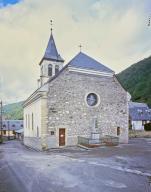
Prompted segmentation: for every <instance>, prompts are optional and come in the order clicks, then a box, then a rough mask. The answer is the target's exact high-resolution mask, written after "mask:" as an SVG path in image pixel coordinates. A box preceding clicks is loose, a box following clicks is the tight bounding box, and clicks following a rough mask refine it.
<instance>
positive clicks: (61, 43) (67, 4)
mask: <svg viewBox="0 0 151 192" xmlns="http://www.w3.org/2000/svg"><path fill="white" fill-rule="evenodd" d="M149 15H151V1H150V0H22V1H18V0H6V1H3V0H0V99H1V98H2V99H3V100H4V102H5V103H11V102H16V101H21V100H24V99H26V98H27V97H28V96H29V95H30V94H31V93H32V92H33V91H34V90H35V89H36V88H37V79H38V78H39V71H40V70H39V65H38V63H39V61H40V60H41V58H42V56H43V54H44V51H45V48H46V46H47V42H48V38H49V35H50V19H52V20H53V22H54V26H53V28H54V30H53V34H54V38H55V41H56V45H57V48H58V51H59V53H60V54H61V56H62V57H63V58H64V59H65V64H66V63H67V62H68V61H69V60H70V59H72V58H73V57H74V56H75V55H76V54H77V53H78V52H79V47H78V45H79V44H82V46H83V48H82V50H83V52H85V53H86V54H88V55H89V56H91V57H93V58H95V59H96V60H98V61H100V62H101V63H103V64H105V65H106V66H108V67H109V68H111V69H112V70H114V71H115V72H116V73H118V72H120V71H122V70H124V69H126V68H127V67H128V66H130V65H131V64H133V63H135V62H137V61H139V60H141V59H143V58H145V57H148V56H150V55H151V27H148V26H147V24H148V17H149Z"/></svg>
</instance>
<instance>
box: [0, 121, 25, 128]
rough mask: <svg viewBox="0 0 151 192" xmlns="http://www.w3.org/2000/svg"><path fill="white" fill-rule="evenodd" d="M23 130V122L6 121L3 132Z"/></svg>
mask: <svg viewBox="0 0 151 192" xmlns="http://www.w3.org/2000/svg"><path fill="white" fill-rule="evenodd" d="M22 128H23V121H22V120H4V121H3V130H19V129H22Z"/></svg>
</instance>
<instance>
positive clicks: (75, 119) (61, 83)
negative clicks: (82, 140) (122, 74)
mask: <svg viewBox="0 0 151 192" xmlns="http://www.w3.org/2000/svg"><path fill="white" fill-rule="evenodd" d="M89 93H96V94H97V95H98V96H99V98H100V99H99V100H100V101H99V105H98V106H96V107H90V106H88V105H87V103H86V97H87V95H88V94H89ZM94 117H95V118H97V124H98V132H99V133H100V135H102V136H103V135H114V136H117V127H120V136H119V137H120V142H122V143H127V142H128V104H127V93H126V91H125V90H124V89H123V88H122V87H121V85H120V84H119V82H118V81H117V79H116V78H115V77H103V76H94V75H86V74H80V73H75V72H69V71H68V68H67V69H65V70H64V71H63V72H62V73H61V74H60V75H59V76H58V77H57V78H56V79H54V80H52V81H51V82H50V83H49V92H48V132H50V131H51V130H54V131H55V135H56V136H57V137H58V129H59V128H66V139H67V140H66V145H75V144H77V136H87V137H89V136H90V134H91V131H92V126H93V125H92V124H93V119H94ZM50 138H51V137H50ZM55 145H56V147H57V146H58V138H57V142H56V144H55Z"/></svg>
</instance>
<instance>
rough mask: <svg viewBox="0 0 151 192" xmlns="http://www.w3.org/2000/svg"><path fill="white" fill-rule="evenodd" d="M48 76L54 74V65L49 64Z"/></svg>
mask: <svg viewBox="0 0 151 192" xmlns="http://www.w3.org/2000/svg"><path fill="white" fill-rule="evenodd" d="M48 76H52V65H51V64H49V65H48Z"/></svg>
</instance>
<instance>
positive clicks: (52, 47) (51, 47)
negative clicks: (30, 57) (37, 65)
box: [43, 20, 64, 62]
mask: <svg viewBox="0 0 151 192" xmlns="http://www.w3.org/2000/svg"><path fill="white" fill-rule="evenodd" d="M50 23H51V34H50V38H49V41H48V44H47V48H46V51H45V54H44V57H43V59H46V60H53V61H59V62H60V61H61V62H63V61H64V60H63V58H62V57H61V56H60V55H59V53H58V51H57V48H56V44H55V41H54V38H53V33H52V31H53V29H52V20H50Z"/></svg>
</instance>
